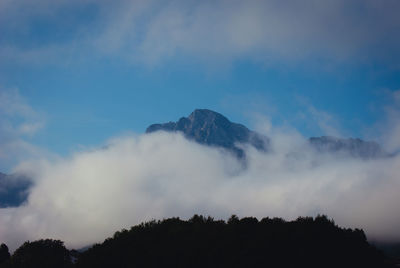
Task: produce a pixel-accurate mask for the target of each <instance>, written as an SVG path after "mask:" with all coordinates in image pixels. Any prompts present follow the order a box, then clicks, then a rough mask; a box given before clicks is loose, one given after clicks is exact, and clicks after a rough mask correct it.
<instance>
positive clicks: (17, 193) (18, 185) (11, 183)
mask: <svg viewBox="0 0 400 268" xmlns="http://www.w3.org/2000/svg"><path fill="white" fill-rule="evenodd" d="M31 185H32V182H31V181H30V180H28V179H27V178H25V177H23V176H18V175H7V174H3V173H1V172H0V208H5V207H18V206H20V205H21V204H23V203H24V202H25V201H26V199H27V197H28V194H29V193H28V190H29V188H30V187H31Z"/></svg>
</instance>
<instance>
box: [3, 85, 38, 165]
mask: <svg viewBox="0 0 400 268" xmlns="http://www.w3.org/2000/svg"><path fill="white" fill-rule="evenodd" d="M44 125H45V120H44V117H43V116H42V115H40V114H39V113H38V112H36V111H35V110H34V109H33V108H32V107H31V106H30V105H29V104H28V103H27V102H26V100H25V99H24V98H23V97H22V96H21V95H20V94H19V91H18V90H17V89H3V88H0V160H1V162H2V164H3V165H5V166H10V165H11V163H14V164H16V163H18V161H21V160H22V159H27V158H30V157H32V156H33V155H41V154H42V153H43V152H44V150H43V149H41V148H39V147H37V146H35V145H33V144H31V143H30V142H29V138H30V137H31V136H33V135H35V133H37V132H38V131H39V130H40V129H41V128H43V127H44ZM3 165H2V168H5V166H3Z"/></svg>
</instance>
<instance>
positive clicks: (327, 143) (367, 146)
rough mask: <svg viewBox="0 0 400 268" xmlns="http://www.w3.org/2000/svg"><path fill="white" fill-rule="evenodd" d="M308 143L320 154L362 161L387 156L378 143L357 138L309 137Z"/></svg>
mask: <svg viewBox="0 0 400 268" xmlns="http://www.w3.org/2000/svg"><path fill="white" fill-rule="evenodd" d="M309 143H310V145H311V146H312V147H313V148H314V149H315V150H317V151H318V152H320V153H340V154H347V155H350V156H352V157H357V158H363V159H372V158H379V157H384V156H388V154H387V153H385V151H384V150H383V149H382V148H381V146H380V145H379V144H378V143H376V142H373V141H363V140H361V139H358V138H357V139H354V138H348V139H343V138H335V137H330V136H322V137H311V138H310V139H309Z"/></svg>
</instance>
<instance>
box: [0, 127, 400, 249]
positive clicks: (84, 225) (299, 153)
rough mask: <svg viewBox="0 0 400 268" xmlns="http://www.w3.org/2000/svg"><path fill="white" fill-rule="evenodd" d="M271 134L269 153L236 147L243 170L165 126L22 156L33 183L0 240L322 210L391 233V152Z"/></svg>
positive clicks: (0, 222) (98, 237)
mask: <svg viewBox="0 0 400 268" xmlns="http://www.w3.org/2000/svg"><path fill="white" fill-rule="evenodd" d="M270 133H274V132H273V131H272V132H270ZM272 135H276V136H273V137H271V138H272V140H273V141H275V140H277V141H278V142H274V143H273V144H272V145H273V148H272V152H271V153H267V154H264V153H260V152H257V151H256V150H254V149H252V148H247V149H246V150H247V156H248V161H249V162H248V165H247V168H246V169H242V166H241V165H240V164H239V163H238V162H237V160H236V159H235V158H233V157H232V156H231V155H229V154H227V153H226V152H223V151H219V150H217V149H215V148H210V147H205V146H201V145H198V144H196V143H193V142H189V141H187V140H186V139H184V138H183V137H182V136H181V135H178V134H167V133H154V134H151V135H142V136H137V137H121V138H115V139H113V140H111V141H110V142H109V143H108V144H107V146H105V147H104V148H103V149H99V150H94V151H93V150H92V151H87V152H85V151H83V152H80V153H76V154H74V155H73V156H71V157H68V158H64V159H59V160H57V161H49V160H45V159H42V160H35V161H30V162H25V163H23V164H21V165H20V166H19V168H18V170H19V171H20V172H23V173H27V174H29V175H30V176H31V177H33V178H34V179H35V186H34V188H33V189H32V191H31V194H30V196H29V202H28V204H27V205H26V206H23V207H19V208H8V209H1V210H0V241H2V242H6V243H7V244H8V245H9V246H10V247H11V248H13V249H15V248H16V247H17V246H19V245H20V244H21V243H22V242H23V241H25V240H28V239H29V240H34V239H39V238H45V237H51V238H57V239H61V240H63V241H65V242H66V244H67V245H68V246H69V247H75V248H77V247H81V246H86V245H88V244H91V243H94V242H99V241H102V240H103V239H104V238H106V237H108V236H110V235H112V234H113V232H115V231H117V230H119V229H121V228H128V227H130V226H132V225H134V224H138V223H140V222H142V221H145V220H150V219H153V218H156V219H161V218H163V217H172V216H180V217H184V218H187V217H190V216H192V215H193V214H194V213H200V214H206V215H211V216H214V217H218V218H224V219H226V218H228V217H229V216H230V215H231V214H238V215H240V216H257V217H265V216H270V217H271V216H280V217H285V218H286V219H293V218H296V217H297V216H300V215H302V216H304V215H316V214H317V213H326V214H328V215H329V216H330V217H333V218H334V219H335V221H336V222H337V223H338V224H340V225H341V226H348V227H358V228H364V229H365V230H366V232H367V235H368V236H369V238H378V239H400V232H399V231H398V228H397V227H398V225H399V224H400V216H399V213H398V203H399V201H400V200H399V195H398V191H399V190H400V181H399V176H398V168H399V167H400V158H399V157H395V158H390V159H379V160H370V161H362V160H360V159H351V158H336V157H333V156H327V155H325V156H321V155H316V154H315V153H314V152H313V151H311V150H309V148H308V147H307V146H305V145H304V142H305V140H304V138H301V137H299V136H298V135H297V134H296V135H295V136H293V135H292V134H291V133H289V134H285V133H284V132H275V134H272ZM278 138H279V139H278ZM285 141H291V144H292V145H293V146H285V143H286V142H285ZM293 151H295V152H293Z"/></svg>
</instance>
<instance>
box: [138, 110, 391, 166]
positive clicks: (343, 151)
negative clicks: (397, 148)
mask: <svg viewBox="0 0 400 268" xmlns="http://www.w3.org/2000/svg"><path fill="white" fill-rule="evenodd" d="M155 131H167V132H182V133H183V134H184V136H185V137H186V138H188V139H190V140H194V141H196V142H198V143H200V144H204V145H209V146H214V147H222V148H225V149H227V150H229V151H231V152H233V153H234V154H235V155H236V156H238V157H239V158H243V157H244V156H245V152H244V150H243V149H242V148H240V146H238V144H250V145H252V146H253V147H255V148H256V149H258V150H260V151H265V152H266V151H268V149H269V147H270V140H269V139H268V137H266V136H263V135H261V134H259V133H257V132H254V131H251V130H249V129H248V128H246V127H245V126H243V125H241V124H237V123H232V122H231V121H229V120H228V119H227V118H226V117H224V116H223V115H221V114H219V113H217V112H214V111H211V110H207V109H196V110H194V111H193V112H192V113H191V114H190V115H189V116H188V117H182V118H181V119H179V120H178V121H177V122H168V123H164V124H153V125H151V126H149V127H148V128H147V130H146V133H152V132H155ZM308 142H309V144H310V145H311V147H312V148H314V149H315V150H316V151H317V152H319V153H329V154H340V155H348V156H351V157H355V158H362V159H372V158H379V157H384V156H388V154H387V153H386V152H385V151H384V150H383V149H382V148H381V147H380V145H379V144H378V143H376V142H372V141H363V140H361V139H358V138H348V139H344V138H336V137H330V136H322V137H311V138H309V139H308Z"/></svg>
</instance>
